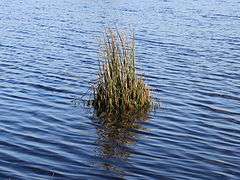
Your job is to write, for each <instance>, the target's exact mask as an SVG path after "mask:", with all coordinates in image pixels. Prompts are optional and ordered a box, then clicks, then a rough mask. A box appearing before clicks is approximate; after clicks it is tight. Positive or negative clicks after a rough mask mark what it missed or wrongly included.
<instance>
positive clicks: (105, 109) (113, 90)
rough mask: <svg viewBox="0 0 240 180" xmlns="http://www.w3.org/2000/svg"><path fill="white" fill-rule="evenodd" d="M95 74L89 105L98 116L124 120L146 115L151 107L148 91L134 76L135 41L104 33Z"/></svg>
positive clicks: (141, 81)
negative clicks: (130, 116) (141, 114)
mask: <svg viewBox="0 0 240 180" xmlns="http://www.w3.org/2000/svg"><path fill="white" fill-rule="evenodd" d="M101 57H102V59H103V61H100V62H99V74H98V79H97V83H96V84H95V85H94V88H93V89H94V92H93V95H94V100H93V102H92V104H93V106H94V108H95V109H96V111H97V114H98V115H100V114H101V115H102V114H104V115H107V116H112V115H113V116H116V115H117V116H125V115H134V114H137V113H142V112H146V111H148V110H149V109H150V107H151V105H152V98H151V94H150V89H149V87H148V86H147V85H146V84H145V82H144V80H143V78H142V77H140V76H139V75H137V72H136V66H135V65H136V57H135V37H134V34H133V35H132V37H130V38H128V37H127V35H126V34H125V33H120V32H119V31H116V32H114V31H113V30H111V29H107V30H106V31H105V37H104V39H103V42H102V48H101Z"/></svg>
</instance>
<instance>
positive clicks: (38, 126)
mask: <svg viewBox="0 0 240 180" xmlns="http://www.w3.org/2000/svg"><path fill="white" fill-rule="evenodd" d="M239 9H240V2H239V1H237V0H232V1H226V0H221V1H217V0H212V1H203V0H200V1H194V0H190V1H188V2H186V1H182V0H180V1H173V0H164V1H160V0H149V1H144V0H140V1H138V2H136V1H130V0H119V1H107V0H100V1H97V0H92V1H86V0H81V1H77V0H71V1H70V0H53V1H47V0H41V1H38V0H22V1H13V0H9V1H1V2H0V34H1V35H0V58H1V59H0V71H1V73H0V130H1V136H0V177H1V179H8V178H11V179H107V178H111V177H115V179H116V178H126V179H240V156H239V153H240V96H239V94H240V93H239V92H240V11H239ZM105 27H120V28H123V29H130V30H132V29H134V31H135V32H136V41H137V52H138V65H139V66H138V69H139V72H141V73H144V74H145V77H146V82H147V83H148V84H149V85H150V86H151V87H152V89H153V94H154V97H155V99H156V100H157V101H160V102H161V108H160V109H157V110H156V111H155V112H152V113H150V114H149V117H148V118H147V119H145V120H144V121H141V122H140V123H138V124H136V125H135V126H134V127H126V128H118V127H112V126H109V127H108V126H105V125H102V124H101V123H99V121H98V119H96V118H94V116H93V112H92V109H89V108H87V107H85V106H83V105H82V102H80V101H79V99H80V98H81V96H82V95H83V94H84V93H85V92H87V91H88V88H89V86H90V84H91V82H93V81H94V79H95V77H96V73H97V70H98V67H97V65H98V63H97V59H98V54H97V52H98V41H97V39H98V38H99V37H101V35H102V32H103V29H104V28H105Z"/></svg>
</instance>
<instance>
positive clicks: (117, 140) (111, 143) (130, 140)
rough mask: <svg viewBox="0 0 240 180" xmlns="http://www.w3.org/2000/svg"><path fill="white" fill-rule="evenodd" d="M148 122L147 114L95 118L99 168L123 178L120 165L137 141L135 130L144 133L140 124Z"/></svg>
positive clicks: (126, 158)
mask: <svg viewBox="0 0 240 180" xmlns="http://www.w3.org/2000/svg"><path fill="white" fill-rule="evenodd" d="M147 120H148V113H146V114H144V115H142V116H141V117H135V118H131V119H130V118H118V119H114V120H112V119H111V120H109V119H108V120H106V119H101V118H96V130H97V134H98V140H97V144H98V145H99V150H98V152H97V153H98V156H100V157H101V158H102V159H103V163H102V164H101V167H102V168H104V169H106V170H109V171H110V172H113V173H116V174H118V175H121V176H123V175H124V171H123V170H122V169H121V168H120V166H121V163H124V162H127V160H128V158H129V156H130V155H131V151H130V149H129V146H132V145H134V144H135V143H136V141H137V135H139V134H137V133H136V132H137V130H140V129H141V130H143V129H144V131H146V128H144V127H143V125H142V124H141V122H144V121H147Z"/></svg>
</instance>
